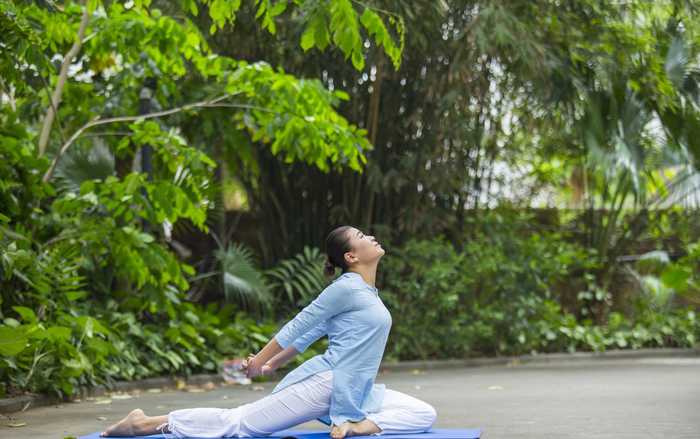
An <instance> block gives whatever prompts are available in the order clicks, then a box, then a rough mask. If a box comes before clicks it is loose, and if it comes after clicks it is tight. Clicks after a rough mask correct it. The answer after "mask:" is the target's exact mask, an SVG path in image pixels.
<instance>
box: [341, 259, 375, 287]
mask: <svg viewBox="0 0 700 439" xmlns="http://www.w3.org/2000/svg"><path fill="white" fill-rule="evenodd" d="M348 271H351V272H353V273H357V274H359V275H360V276H362V280H364V281H365V283H366V284H367V285H369V286H370V287H372V288H377V287H376V286H375V281H376V280H377V265H376V264H374V265H371V266H360V267H353V268H352V269H350V270H348Z"/></svg>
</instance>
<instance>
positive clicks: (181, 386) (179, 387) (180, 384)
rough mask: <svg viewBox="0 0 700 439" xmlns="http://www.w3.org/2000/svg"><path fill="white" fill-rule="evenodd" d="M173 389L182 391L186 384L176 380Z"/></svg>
mask: <svg viewBox="0 0 700 439" xmlns="http://www.w3.org/2000/svg"><path fill="white" fill-rule="evenodd" d="M175 387H176V388H177V390H182V389H184V388H185V387H187V383H185V381H184V380H177V381H176V382H175Z"/></svg>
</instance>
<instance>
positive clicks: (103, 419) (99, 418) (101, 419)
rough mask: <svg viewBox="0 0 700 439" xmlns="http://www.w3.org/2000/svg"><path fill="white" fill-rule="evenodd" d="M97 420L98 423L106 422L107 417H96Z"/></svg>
mask: <svg viewBox="0 0 700 439" xmlns="http://www.w3.org/2000/svg"><path fill="white" fill-rule="evenodd" d="M97 420H98V421H106V420H107V417H106V416H98V417H97Z"/></svg>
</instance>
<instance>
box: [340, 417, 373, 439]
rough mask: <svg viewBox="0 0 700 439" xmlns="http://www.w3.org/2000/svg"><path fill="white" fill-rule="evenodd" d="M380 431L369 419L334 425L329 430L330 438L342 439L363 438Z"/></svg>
mask: <svg viewBox="0 0 700 439" xmlns="http://www.w3.org/2000/svg"><path fill="white" fill-rule="evenodd" d="M380 431H381V429H380V428H379V427H378V426H377V424H375V423H374V422H372V421H370V420H369V419H363V420H361V421H360V422H350V421H347V422H343V423H342V424H340V425H334V426H333V428H332V429H331V438H333V439H343V438H345V437H346V436H347V437H349V436H365V435H370V434H372V433H378V432H380Z"/></svg>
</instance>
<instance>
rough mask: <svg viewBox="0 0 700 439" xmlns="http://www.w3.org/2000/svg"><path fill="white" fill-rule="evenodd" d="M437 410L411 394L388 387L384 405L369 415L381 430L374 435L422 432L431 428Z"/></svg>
mask: <svg viewBox="0 0 700 439" xmlns="http://www.w3.org/2000/svg"><path fill="white" fill-rule="evenodd" d="M436 418H437V412H436V411H435V408H433V406H432V405H430V404H428V403H427V402H425V401H421V400H420V399H418V398H415V397H413V396H411V395H407V394H405V393H401V392H398V391H396V390H391V389H386V390H385V393H384V401H383V402H382V407H381V409H380V410H379V412H377V413H370V414H368V415H367V420H369V421H371V422H373V423H374V424H375V425H377V427H379V429H380V430H381V431H379V432H376V433H371V434H373V435H379V434H392V433H422V432H425V431H427V430H429V429H430V427H432V425H433V423H435V419H436Z"/></svg>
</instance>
